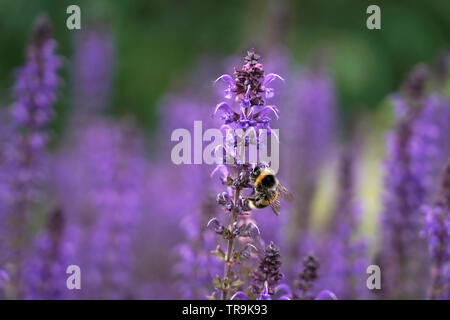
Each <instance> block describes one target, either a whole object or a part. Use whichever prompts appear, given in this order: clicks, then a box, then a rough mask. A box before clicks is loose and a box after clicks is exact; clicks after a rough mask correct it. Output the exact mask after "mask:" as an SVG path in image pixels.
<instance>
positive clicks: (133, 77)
mask: <svg viewBox="0 0 450 320" xmlns="http://www.w3.org/2000/svg"><path fill="white" fill-rule="evenodd" d="M70 4H78V5H79V6H80V7H81V14H82V26H87V25H88V23H89V21H103V22H104V23H106V24H108V25H110V27H111V30H112V32H113V34H114V38H115V42H116V46H117V47H116V58H117V59H116V65H115V73H114V90H113V97H112V104H111V107H110V110H109V112H110V113H111V114H116V115H123V114H127V113H131V114H133V115H135V116H136V118H137V119H138V120H139V121H140V123H141V125H142V126H143V127H145V128H147V129H150V130H151V128H152V127H153V126H154V125H155V123H156V112H155V105H156V103H157V101H158V99H159V98H160V97H161V95H162V94H164V93H165V92H166V91H167V90H168V89H169V88H170V86H171V84H172V83H173V82H174V81H175V80H176V79H177V78H179V77H180V76H183V75H185V73H186V72H188V71H191V70H192V69H191V67H192V65H193V64H194V62H195V61H196V59H198V57H199V56H201V55H206V54H210V55H218V56H223V57H226V56H229V55H232V54H236V53H238V54H240V53H242V52H244V50H246V49H248V48H250V47H255V48H257V49H258V48H262V49H265V48H270V47H276V46H277V45H284V46H285V47H286V48H288V50H289V53H290V54H291V55H292V57H293V58H294V61H295V63H297V64H302V63H306V61H308V58H309V56H310V54H311V52H312V50H313V49H314V48H316V47H317V46H326V47H327V48H329V49H330V53H331V57H332V59H331V72H332V73H333V76H334V78H335V80H336V85H337V88H338V97H339V107H340V108H341V110H342V115H349V114H352V113H353V112H355V111H358V110H361V109H374V108H377V107H378V106H379V105H380V102H381V101H382V100H383V98H384V97H385V96H386V95H387V94H388V93H390V92H392V91H394V90H396V89H397V88H398V87H399V85H400V83H401V81H402V79H403V78H404V75H405V73H406V72H407V71H408V70H409V69H410V68H411V67H412V66H413V65H414V64H416V63H418V62H421V61H432V60H433V59H434V58H435V57H436V55H437V54H438V53H439V52H441V51H442V50H444V49H445V48H446V45H447V43H448V40H449V37H450V19H449V17H450V1H447V0H432V1H406V0H404V1H336V0H320V1H314V0H308V1H306V0H303V1H292V0H291V1H287V0H286V1H267V0H265V1H262V0H252V1H231V0H228V1H204V0H203V1H199V0H192V1H148V0H135V1H123V0H115V1H111V0H109V1H106V0H102V1H74V0H58V1H55V0H54V1H50V0H33V1H6V0H1V1H0V30H1V31H0V48H1V59H0V106H5V105H8V104H9V103H10V101H11V98H10V88H11V86H12V83H13V72H12V71H13V69H14V67H17V66H20V65H21V64H22V63H23V61H24V45H25V43H26V41H27V39H28V35H29V31H30V29H31V27H32V22H33V21H34V19H35V17H36V16H37V15H38V14H39V13H42V12H46V13H47V14H48V15H49V17H50V19H51V21H52V23H53V27H54V33H55V37H56V39H57V41H58V43H59V52H60V54H62V55H63V56H66V57H70V56H71V55H72V50H73V48H72V44H73V42H72V41H73V36H74V34H75V33H76V32H79V31H69V30H67V28H66V19H67V16H68V15H67V14H66V8H67V6H68V5H70ZM370 4H378V5H379V6H380V7H381V25H382V29H381V30H373V31H372V30H368V29H367V28H366V19H367V17H368V15H367V14H366V8H367V7H368V5H370ZM63 77H64V78H65V80H66V81H65V82H66V85H65V87H64V88H63V89H62V90H63V92H62V94H61V96H62V99H60V102H59V105H58V117H57V118H56V120H55V126H56V128H60V129H61V128H63V127H64V119H65V117H64V114H65V113H66V111H67V110H68V108H69V103H67V102H68V100H67V99H68V98H67V96H68V94H67V91H68V90H69V89H68V87H69V86H68V79H67V77H68V70H65V71H64V74H63Z"/></svg>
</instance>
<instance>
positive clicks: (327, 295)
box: [314, 290, 338, 300]
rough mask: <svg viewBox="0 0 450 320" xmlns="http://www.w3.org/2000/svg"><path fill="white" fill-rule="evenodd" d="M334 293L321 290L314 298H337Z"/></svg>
mask: <svg viewBox="0 0 450 320" xmlns="http://www.w3.org/2000/svg"><path fill="white" fill-rule="evenodd" d="M337 299H338V298H337V297H336V295H335V294H334V293H333V292H331V291H330V290H322V291H320V293H319V294H318V295H317V297H316V298H315V299H314V300H337Z"/></svg>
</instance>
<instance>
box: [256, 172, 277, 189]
mask: <svg viewBox="0 0 450 320" xmlns="http://www.w3.org/2000/svg"><path fill="white" fill-rule="evenodd" d="M276 183H277V180H276V178H275V175H274V174H273V172H272V170H270V169H264V170H263V171H262V172H261V173H260V174H259V175H258V176H257V177H256V179H255V182H254V185H255V188H258V187H261V186H263V187H264V188H267V189H270V188H273V187H275V186H276Z"/></svg>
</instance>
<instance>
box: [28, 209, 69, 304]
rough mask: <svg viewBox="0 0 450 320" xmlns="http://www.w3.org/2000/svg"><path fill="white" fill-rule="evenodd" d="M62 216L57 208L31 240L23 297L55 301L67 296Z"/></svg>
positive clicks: (64, 232)
mask: <svg viewBox="0 0 450 320" xmlns="http://www.w3.org/2000/svg"><path fill="white" fill-rule="evenodd" d="M65 235H66V226H65V217H64V214H63V212H62V211H61V210H60V209H55V210H54V211H53V212H52V213H51V214H50V216H49V218H48V222H47V228H46V230H44V232H43V233H42V234H41V235H40V236H39V237H38V238H37V239H35V242H34V246H33V248H32V252H31V254H30V256H29V257H28V258H27V261H26V264H25V269H24V284H25V298H26V299H43V300H55V299H64V298H67V297H68V293H69V290H68V289H67V287H66V279H67V274H66V268H67V266H69V265H70V263H69V259H68V256H69V250H68V248H67V247H65V242H64V240H65Z"/></svg>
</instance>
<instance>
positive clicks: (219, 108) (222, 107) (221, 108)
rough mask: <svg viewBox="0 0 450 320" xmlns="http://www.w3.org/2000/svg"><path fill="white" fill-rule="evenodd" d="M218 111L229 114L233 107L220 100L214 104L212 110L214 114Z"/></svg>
mask: <svg viewBox="0 0 450 320" xmlns="http://www.w3.org/2000/svg"><path fill="white" fill-rule="evenodd" d="M219 111H222V112H223V113H225V114H227V115H230V116H231V115H233V113H234V111H233V109H231V107H230V106H229V105H228V103H226V102H221V103H219V104H218V105H217V106H216V109H215V110H214V115H215V114H216V113H217V112H219Z"/></svg>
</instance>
